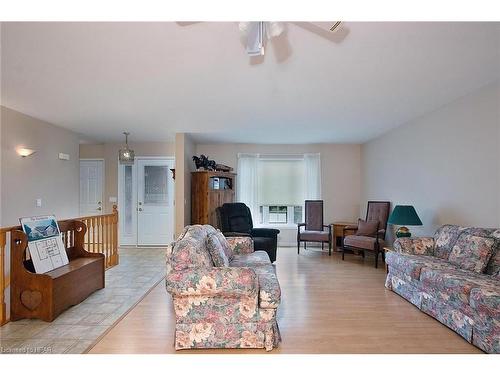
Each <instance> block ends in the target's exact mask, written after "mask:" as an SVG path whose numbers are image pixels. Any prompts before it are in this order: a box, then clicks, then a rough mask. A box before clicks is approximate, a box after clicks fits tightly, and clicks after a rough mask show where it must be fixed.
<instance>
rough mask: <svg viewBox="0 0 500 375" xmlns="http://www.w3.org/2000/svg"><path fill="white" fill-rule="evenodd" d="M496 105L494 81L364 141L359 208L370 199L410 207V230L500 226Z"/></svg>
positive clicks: (499, 101) (499, 92)
mask: <svg viewBox="0 0 500 375" xmlns="http://www.w3.org/2000/svg"><path fill="white" fill-rule="evenodd" d="M499 108H500V88H499V84H498V83H496V84H493V85H489V86H487V87H484V88H482V89H481V90H479V91H476V92H474V93H471V94H469V95H468V96H466V97H463V98H461V99H459V100H457V101H455V102H452V103H450V104H448V105H446V106H444V107H442V108H440V109H438V110H436V111H434V112H431V113H429V114H427V115H425V116H422V117H421V118H418V119H415V120H413V121H411V122H409V123H407V124H405V125H403V126H401V127H399V128H396V129H395V130H392V131H389V132H388V133H386V134H384V135H383V136H381V137H379V138H377V139H374V140H372V141H369V142H367V143H365V144H363V145H362V148H361V155H362V157H361V166H362V168H361V169H362V199H361V202H362V207H361V212H362V213H364V212H365V210H366V201H367V200H370V199H381V200H390V201H392V203H393V205H396V204H412V205H414V206H415V209H416V210H417V213H418V214H419V216H420V218H421V219H422V222H423V224H424V225H423V227H414V228H411V230H412V232H413V233H414V234H415V235H430V234H432V233H434V231H435V229H436V228H437V227H438V226H440V225H442V224H446V223H453V224H460V225H474V226H486V227H500V115H499ZM393 229H394V228H393ZM391 238H392V237H391Z"/></svg>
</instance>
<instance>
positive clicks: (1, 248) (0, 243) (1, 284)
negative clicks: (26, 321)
mask: <svg viewBox="0 0 500 375" xmlns="http://www.w3.org/2000/svg"><path fill="white" fill-rule="evenodd" d="M6 238H7V233H6V232H0V288H1V290H0V326H1V325H3V324H4V323H6V322H7V304H6V303H5V288H6V287H7V281H6V279H7V278H6V277H5V245H6V242H7V241H6Z"/></svg>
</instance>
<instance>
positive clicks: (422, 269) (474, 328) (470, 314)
mask: <svg viewBox="0 0 500 375" xmlns="http://www.w3.org/2000/svg"><path fill="white" fill-rule="evenodd" d="M499 245H500V229H484V228H466V227H459V226H456V225H444V226H442V227H441V228H439V229H438V230H437V231H436V233H435V234H434V237H421V238H399V239H397V240H396V242H395V243H394V251H390V252H388V253H387V254H386V263H387V266H388V274H387V279H386V284H385V285H386V287H387V288H388V289H391V290H393V291H394V292H396V293H397V294H399V295H401V296H402V297H404V298H405V299H407V300H408V301H410V302H411V303H413V304H414V305H415V306H417V307H418V308H419V309H420V310H422V311H423V312H425V313H427V314H429V315H430V316H432V317H434V318H435V319H437V320H439V321H440V322H441V323H443V324H445V325H446V326H448V327H449V328H451V329H452V330H454V331H455V332H457V333H458V334H459V335H461V336H462V337H463V338H465V339H466V340H467V341H468V342H470V343H472V344H473V345H475V346H477V347H479V348H480V349H482V350H483V351H485V352H488V353H499V352H500V250H499Z"/></svg>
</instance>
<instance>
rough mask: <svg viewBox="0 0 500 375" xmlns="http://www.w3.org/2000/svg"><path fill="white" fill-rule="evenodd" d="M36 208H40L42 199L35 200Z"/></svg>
mask: <svg viewBox="0 0 500 375" xmlns="http://www.w3.org/2000/svg"><path fill="white" fill-rule="evenodd" d="M36 206H37V207H42V199H41V198H37V200H36Z"/></svg>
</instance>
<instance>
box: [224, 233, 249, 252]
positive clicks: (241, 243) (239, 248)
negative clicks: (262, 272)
mask: <svg viewBox="0 0 500 375" xmlns="http://www.w3.org/2000/svg"><path fill="white" fill-rule="evenodd" d="M226 240H227V242H228V243H229V246H230V247H231V249H232V250H233V253H235V254H249V253H253V239H252V237H227V238H226Z"/></svg>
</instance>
